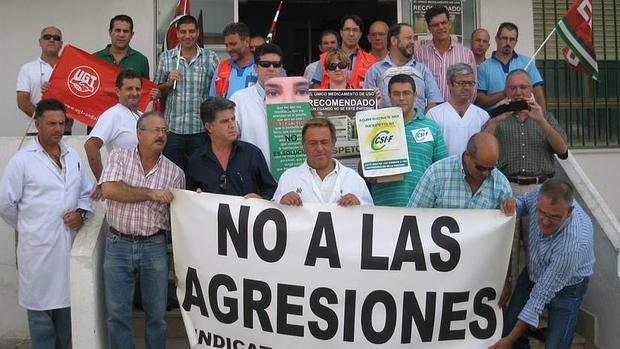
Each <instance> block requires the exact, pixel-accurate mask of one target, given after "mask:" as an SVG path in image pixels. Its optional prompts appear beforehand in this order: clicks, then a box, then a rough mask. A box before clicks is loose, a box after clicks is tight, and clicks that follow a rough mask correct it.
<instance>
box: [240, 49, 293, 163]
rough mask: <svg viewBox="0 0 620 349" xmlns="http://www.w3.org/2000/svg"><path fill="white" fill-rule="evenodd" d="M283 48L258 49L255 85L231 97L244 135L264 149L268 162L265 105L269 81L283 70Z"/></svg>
mask: <svg viewBox="0 0 620 349" xmlns="http://www.w3.org/2000/svg"><path fill="white" fill-rule="evenodd" d="M282 56H283V54H282V49H280V47H278V46H277V45H274V44H265V45H262V46H259V47H257V48H256V51H254V68H255V69H256V74H257V75H258V81H257V83H256V84H255V85H253V86H250V87H246V88H244V89H241V90H239V91H237V92H235V93H234V94H233V95H232V97H231V98H230V100H231V101H233V102H235V104H236V107H235V115H236V117H237V125H238V127H239V133H240V135H239V136H240V138H239V139H241V140H242V141H244V142H248V143H252V144H254V145H255V146H257V147H258V148H260V150H261V151H262V152H263V156H264V157H265V160H266V161H267V164H268V165H270V164H271V156H270V149H269V133H268V130H267V107H266V106H265V82H266V81H267V80H269V79H271V78H276V77H279V76H280V74H281V73H282Z"/></svg>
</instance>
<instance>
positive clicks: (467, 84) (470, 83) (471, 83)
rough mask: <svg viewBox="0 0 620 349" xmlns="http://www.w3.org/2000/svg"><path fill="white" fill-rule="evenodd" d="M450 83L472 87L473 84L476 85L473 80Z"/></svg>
mask: <svg viewBox="0 0 620 349" xmlns="http://www.w3.org/2000/svg"><path fill="white" fill-rule="evenodd" d="M452 83H453V84H455V85H458V86H460V87H465V86H468V87H474V85H476V82H475V81H453V82H452Z"/></svg>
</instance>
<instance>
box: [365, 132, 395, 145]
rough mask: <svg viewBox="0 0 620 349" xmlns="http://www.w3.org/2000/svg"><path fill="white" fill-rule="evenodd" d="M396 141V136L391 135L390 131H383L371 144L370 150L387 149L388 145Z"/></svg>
mask: <svg viewBox="0 0 620 349" xmlns="http://www.w3.org/2000/svg"><path fill="white" fill-rule="evenodd" d="M392 140H394V135H393V134H390V131H388V130H381V131H379V132H378V133H377V135H376V136H375V137H374V138H373V139H372V142H371V143H370V148H372V150H381V149H383V148H385V146H386V145H388V143H390V142H391V141H392Z"/></svg>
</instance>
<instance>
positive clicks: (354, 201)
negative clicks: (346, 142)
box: [273, 118, 373, 207]
mask: <svg viewBox="0 0 620 349" xmlns="http://www.w3.org/2000/svg"><path fill="white" fill-rule="evenodd" d="M301 143H302V144H303V147H304V152H305V153H306V161H305V162H304V163H303V164H301V165H299V166H297V167H292V168H289V169H288V170H286V171H285V172H284V173H283V174H282V176H281V177H280V182H279V183H278V188H277V189H276V193H275V194H274V195H273V201H275V202H279V203H281V204H284V205H292V206H301V205H302V204H303V203H304V202H318V203H326V204H327V203H330V204H331V203H337V204H338V205H340V206H345V207H346V206H353V205H373V201H372V197H371V196H370V192H369V191H368V187H367V186H366V183H365V182H364V180H363V179H362V177H360V176H359V175H358V174H357V172H355V171H354V170H352V169H350V168H348V167H346V166H344V165H342V164H341V163H340V162H339V161H338V160H335V159H333V158H332V154H333V153H334V147H335V146H336V129H335V127H334V125H333V124H332V123H331V121H329V120H328V119H323V118H314V119H310V120H308V121H307V122H306V124H305V125H304V127H303V129H302V131H301Z"/></svg>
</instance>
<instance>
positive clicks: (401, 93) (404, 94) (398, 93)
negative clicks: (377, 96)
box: [390, 90, 414, 98]
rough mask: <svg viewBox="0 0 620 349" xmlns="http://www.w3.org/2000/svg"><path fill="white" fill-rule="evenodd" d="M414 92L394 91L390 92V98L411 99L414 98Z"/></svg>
mask: <svg viewBox="0 0 620 349" xmlns="http://www.w3.org/2000/svg"><path fill="white" fill-rule="evenodd" d="M413 94H414V92H413V91H411V90H405V91H392V92H390V97H394V98H400V97H411V96H413Z"/></svg>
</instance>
